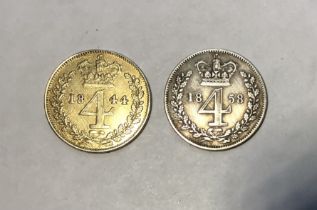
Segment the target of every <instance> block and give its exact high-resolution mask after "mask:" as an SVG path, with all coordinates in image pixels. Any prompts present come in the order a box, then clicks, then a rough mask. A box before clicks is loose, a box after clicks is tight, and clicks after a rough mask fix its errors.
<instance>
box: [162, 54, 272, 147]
mask: <svg viewBox="0 0 317 210" xmlns="http://www.w3.org/2000/svg"><path fill="white" fill-rule="evenodd" d="M266 109H267V93H266V88H265V84H264V81H263V79H262V77H261V75H260V74H259V72H258V70H257V69H256V68H255V67H254V66H253V65H252V64H251V63H250V62H249V61H248V60H247V59H245V58H244V57H242V56H241V55H238V54H237V53H234V52H230V51H227V50H221V49H210V50H204V51H201V52H197V53H195V54H193V55H191V56H189V57H187V58H186V59H185V60H183V61H182V62H181V63H180V64H178V66H177V67H176V68H175V69H174V70H173V72H172V73H171V75H170V77H169V79H168V82H167V84H166V88H165V110H166V114H167V117H168V119H169V121H170V123H171V125H172V126H173V128H174V130H175V131H176V132H177V133H178V134H179V135H180V136H181V137H182V138H183V139H184V140H186V141H187V142H188V143H190V144H192V145H194V146H196V147H199V148H202V149H206V150H224V149H229V148H232V147H235V146H237V145H240V144H242V143H243V142H245V141H247V140H248V139H249V138H250V137H251V136H252V135H253V134H254V133H255V132H256V130H257V129H258V128H259V127H260V125H261V123H262V121H263V119H264V116H265V112H266Z"/></svg>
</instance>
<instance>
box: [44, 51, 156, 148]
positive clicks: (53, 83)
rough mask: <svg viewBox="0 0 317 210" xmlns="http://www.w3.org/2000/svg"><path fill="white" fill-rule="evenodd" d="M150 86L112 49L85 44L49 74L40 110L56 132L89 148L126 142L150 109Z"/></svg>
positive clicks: (137, 131) (77, 146)
mask: <svg viewBox="0 0 317 210" xmlns="http://www.w3.org/2000/svg"><path fill="white" fill-rule="evenodd" d="M150 97H151V96H150V89H149V85H148V82H147V80H146V78H145V76H144V74H143V73H142V71H141V70H140V68H139V67H138V66H137V65H136V64H135V63H134V62H132V61H131V60H130V59H128V58H126V57H124V56H123V55H120V54H118V53H115V52H111V51H104V50H89V51H84V52H80V53H78V54H75V55H73V56H71V57H70V58H68V59H67V60H65V61H64V62H63V63H62V64H61V65H60V66H59V67H58V68H57V69H56V70H55V72H54V73H53V75H52V76H51V78H50V80H49V82H48V84H47V88H46V93H45V111H46V116H47V118H48V121H49V123H50V125H51V127H52V128H53V130H54V131H55V133H56V134H57V135H58V136H59V137H60V138H61V139H62V140H63V141H65V142H66V143H67V144H69V145H71V146H73V147H75V148H77V149H80V150H83V151H88V152H108V151H112V150H115V149H118V148H120V147H122V146H124V145H126V144H127V143H129V142H131V141H132V140H133V139H134V138H135V137H136V136H137V135H138V134H139V133H140V131H141V130H142V128H143V127H144V125H145V123H146V121H147V119H148V117H149V112H150V103H151V100H150Z"/></svg>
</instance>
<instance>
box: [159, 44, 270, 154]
mask: <svg viewBox="0 0 317 210" xmlns="http://www.w3.org/2000/svg"><path fill="white" fill-rule="evenodd" d="M208 52H209V53H217V52H219V53H225V54H228V55H231V56H234V57H236V58H238V59H241V60H242V61H243V62H245V63H246V64H247V65H248V66H249V67H250V68H251V69H252V70H253V72H255V75H256V76H257V77H259V78H260V80H259V84H260V85H261V90H264V91H263V105H262V106H261V109H263V112H262V114H261V116H260V119H259V120H257V122H256V124H255V126H254V127H253V128H252V129H251V130H250V131H249V132H248V133H247V135H246V137H245V138H243V139H241V140H238V141H236V142H235V143H233V144H229V143H225V144H224V145H223V146H214V147H206V146H201V145H198V144H196V143H194V142H192V141H190V140H189V139H187V138H186V137H185V136H183V135H182V133H181V132H180V131H178V129H177V128H176V127H175V125H174V123H173V121H172V119H171V116H170V114H169V111H168V102H167V95H168V86H169V85H170V83H172V78H173V77H174V75H175V74H176V72H177V71H178V69H179V68H180V67H181V66H182V65H183V64H184V63H185V62H187V61H188V60H190V59H191V58H193V57H195V56H197V55H200V54H204V53H208ZM164 106H165V114H166V116H167V118H168V121H169V122H170V124H171V126H172V127H173V130H174V131H175V132H176V133H177V134H178V135H179V136H180V137H181V138H182V139H183V140H185V141H186V142H187V143H189V144H191V145H193V146H195V147H198V148H200V149H204V150H210V151H223V150H228V149H231V148H234V147H237V146H239V145H241V144H243V143H245V142H246V141H248V140H249V139H250V138H251V137H252V136H253V135H254V134H255V133H256V132H257V130H258V129H259V128H260V126H261V125H262V123H263V122H264V118H265V115H266V112H267V107H268V95H267V89H266V86H265V82H264V80H263V77H262V76H261V74H260V72H259V71H258V70H257V68H256V67H255V66H254V65H253V64H252V63H251V62H250V61H249V60H248V59H246V58H244V57H243V56H242V55H240V54H238V53H236V52H233V51H231V50H225V49H214V48H211V49H205V50H201V51H198V52H196V53H194V54H192V55H189V56H187V57H186V58H185V59H183V60H182V61H181V62H180V63H178V64H177V66H176V67H175V68H174V69H173V71H172V72H171V73H170V75H169V77H168V80H167V82H166V85H165V91H164Z"/></svg>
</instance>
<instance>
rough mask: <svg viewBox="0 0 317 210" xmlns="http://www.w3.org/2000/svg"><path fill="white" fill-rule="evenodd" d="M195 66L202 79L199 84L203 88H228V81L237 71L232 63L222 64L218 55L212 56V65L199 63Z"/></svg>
mask: <svg viewBox="0 0 317 210" xmlns="http://www.w3.org/2000/svg"><path fill="white" fill-rule="evenodd" d="M195 66H196V68H197V70H198V72H199V75H200V76H201V79H202V80H201V83H200V84H201V85H203V86H229V85H230V82H229V80H230V78H231V77H232V75H233V74H234V72H235V71H236V69H237V65H236V64H235V63H234V62H232V61H229V62H227V63H222V62H221V60H220V59H219V58H218V54H216V55H215V56H214V59H213V60H212V63H206V62H205V61H199V62H197V63H196V64H195Z"/></svg>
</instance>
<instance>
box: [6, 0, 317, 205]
mask: <svg viewBox="0 0 317 210" xmlns="http://www.w3.org/2000/svg"><path fill="white" fill-rule="evenodd" d="M316 9H317V1H315V0H302V1H298V0H293V1H286V0H285V1H275V0H262V1H252V0H248V1H247V0H243V1H242V0H241V1H237V0H227V1H210V0H209V1H207V0H205V1H202V0H195V1H184V0H170V1H161V0H160V1H159V0H157V1H154V0H153V1H146V0H133V1H132V0H131V1H105V0H99V1H97V0H95V1H79V0H78V1H71V0H63V1H62V0H58V1H53V0H52V1H43V0H25V1H18V0H1V2H0V48H1V52H0V71H1V75H0V94H1V99H0V206H1V207H0V208H1V209H3V210H19V209H21V210H25V209H31V210H42V209H48V210H53V209H74V210H79V209H80V210H81V209H82V210H85V209H93V210H99V209H109V210H112V209H142V210H147V209H163V210H165V209H166V210H169V209H171V210H177V209H185V210H187V209H193V210H196V209H216V210H232V209H235V210H240V209H241V210H242V209H243V210H246V209H247V210H248V209H250V210H262V209H268V210H272V209H278V210H283V209H286V210H290V209H317V200H316V197H317V186H316V180H317V152H316V150H317V142H316V141H317V138H316V136H317V129H316V124H317V120H316V118H317V97H316V95H317V94H316V90H317V82H316V79H317V78H316V77H317V76H316V75H317V74H316V67H317V59H316V58H317V51H316V47H317V44H316V37H317V13H316ZM94 48H97V49H107V50H113V51H117V52H119V53H122V54H124V55H126V56H127V57H129V58H131V59H132V60H134V61H135V62H136V63H137V64H138V65H139V66H140V67H141V69H142V70H143V72H144V73H145V75H146V76H147V78H148V80H149V83H150V86H151V90H152V94H153V107H152V113H151V116H150V120H149V122H148V124H147V126H146V127H145V129H144V131H143V132H142V133H141V135H140V136H139V137H138V138H137V139H136V140H135V141H133V142H132V143H131V144H129V145H128V146H126V147H124V148H122V149H120V150H118V151H115V152H111V153H105V154H89V153H85V152H81V151H78V150H75V149H73V148H72V147H70V146H68V145H66V144H65V143H64V142H62V141H61V140H59V139H58V137H57V136H56V135H55V134H54V133H53V131H52V130H51V128H50V126H49V124H48V123H47V120H46V117H45V114H44V104H43V103H44V102H43V101H44V92H45V86H46V83H47V81H48V79H49V77H50V75H51V74H52V72H53V70H54V69H55V68H56V67H57V66H58V65H59V63H61V62H62V61H63V60H64V59H66V58H67V57H69V56H70V55H72V54H74V53H76V52H78V51H82V50H86V49H94ZM206 48H223V49H229V50H232V51H235V52H238V53H240V54H241V55H243V56H245V57H246V58H248V59H249V60H250V61H251V62H252V63H253V64H254V65H255V66H256V67H257V68H258V69H259V71H260V73H261V74H262V76H263V78H264V80H265V82H266V86H267V91H268V96H269V97H268V99H269V106H268V111H267V115H266V119H265V121H264V123H263V125H262V127H261V128H260V129H259V131H258V132H257V133H256V135H255V136H254V137H253V138H252V139H250V140H249V141H248V142H247V143H245V144H243V145H241V146H239V147H237V148H234V149H231V150H228V151H223V152H211V151H204V150H201V149H198V148H195V147H193V146H191V145H189V144H188V143H186V142H185V141H183V140H182V139H181V138H180V137H178V136H177V135H176V133H175V132H174V131H173V129H172V127H171V126H170V125H169V123H168V120H167V118H166V116H165V113H164V105H163V95H164V87H165V83H166V81H167V78H168V76H169V74H170V73H171V71H172V69H173V68H174V67H175V66H176V65H177V63H179V62H180V61H181V60H182V59H183V58H185V57H186V56H188V55H190V54H192V53H195V52H197V51H199V50H202V49H206Z"/></svg>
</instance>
